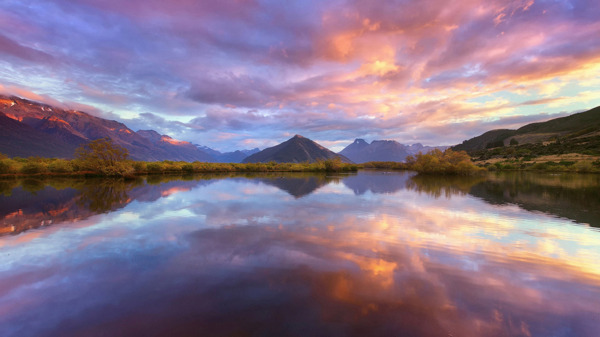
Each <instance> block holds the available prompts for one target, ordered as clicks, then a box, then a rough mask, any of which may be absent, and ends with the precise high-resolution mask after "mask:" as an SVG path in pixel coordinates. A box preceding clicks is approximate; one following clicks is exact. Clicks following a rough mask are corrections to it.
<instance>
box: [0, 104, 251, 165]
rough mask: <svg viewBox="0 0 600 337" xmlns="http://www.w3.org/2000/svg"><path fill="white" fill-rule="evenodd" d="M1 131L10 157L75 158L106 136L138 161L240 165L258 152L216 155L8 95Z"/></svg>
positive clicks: (1, 146) (2, 147) (0, 142)
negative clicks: (84, 147)
mask: <svg viewBox="0 0 600 337" xmlns="http://www.w3.org/2000/svg"><path fill="white" fill-rule="evenodd" d="M0 131H1V134H0V152H2V153H4V154H6V155H8V156H10V157H29V156H40V157H57V158H65V159H72V158H73V157H74V155H75V149H76V148H77V147H79V146H80V145H82V144H85V143H87V142H89V141H92V140H95V139H99V138H105V137H108V138H110V139H111V140H112V141H113V142H114V143H115V144H117V145H120V146H123V147H125V148H126V149H127V150H128V152H129V155H130V157H131V158H132V159H134V160H144V161H161V160H174V161H189V162H191V161H204V162H219V161H220V160H223V159H231V160H235V161H236V162H240V161H241V160H242V159H243V158H245V157H246V156H247V154H246V153H247V152H244V151H250V152H251V151H254V150H244V151H239V152H237V151H234V152H231V153H225V154H222V153H220V152H218V151H216V150H213V151H215V152H217V153H218V154H219V155H217V156H212V155H211V154H210V153H207V151H203V150H202V149H200V148H198V146H197V145H194V144H192V143H190V142H186V141H180V140H176V139H174V138H172V137H170V136H168V135H161V134H159V133H158V132H156V131H154V130H138V131H137V132H136V131H133V130H132V129H130V128H129V127H127V126H126V125H125V124H123V123H120V122H118V121H114V120H108V119H104V118H100V117H96V116H92V115H90V114H88V113H86V112H82V111H76V110H66V109H62V108H58V107H54V106H51V105H48V104H44V103H40V102H35V101H30V100H27V99H23V98H20V97H16V96H5V95H0ZM207 149H209V148H207Z"/></svg>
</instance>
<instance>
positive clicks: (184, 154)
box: [136, 130, 213, 162]
mask: <svg viewBox="0 0 600 337" xmlns="http://www.w3.org/2000/svg"><path fill="white" fill-rule="evenodd" d="M136 133H137V134H138V135H140V136H142V137H144V138H146V139H148V140H149V141H150V142H151V143H152V144H153V145H154V146H155V147H157V148H159V149H161V150H164V151H165V152H166V153H170V156H169V157H170V158H177V159H170V160H181V161H190V162H191V161H196V160H197V161H204V162H212V161H213V158H212V156H211V155H209V154H207V153H206V152H202V151H200V150H198V148H197V147H196V146H195V145H193V144H192V143H190V142H186V141H181V140H176V139H173V138H171V137H170V136H167V135H161V134H159V133H158V132H156V131H154V130H139V131H137V132H136Z"/></svg>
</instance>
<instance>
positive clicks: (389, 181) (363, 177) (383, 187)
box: [343, 171, 415, 195]
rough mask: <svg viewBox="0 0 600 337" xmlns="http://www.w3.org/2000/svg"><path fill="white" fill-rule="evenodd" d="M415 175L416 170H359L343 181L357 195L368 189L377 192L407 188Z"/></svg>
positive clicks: (391, 191) (392, 191) (390, 191)
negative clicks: (408, 182)
mask: <svg viewBox="0 0 600 337" xmlns="http://www.w3.org/2000/svg"><path fill="white" fill-rule="evenodd" d="M414 175H415V173H414V172H404V171H401V172H382V171H359V172H358V174H356V175H353V176H349V177H347V178H344V180H343V182H344V185H346V187H348V188H349V189H351V190H352V191H353V192H354V194H356V195H362V194H365V193H366V192H367V191H371V192H372V193H376V194H381V193H394V192H397V191H399V190H401V189H403V188H406V184H407V181H408V180H409V179H410V178H411V177H412V176H414Z"/></svg>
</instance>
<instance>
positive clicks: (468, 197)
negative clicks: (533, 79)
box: [0, 171, 600, 336]
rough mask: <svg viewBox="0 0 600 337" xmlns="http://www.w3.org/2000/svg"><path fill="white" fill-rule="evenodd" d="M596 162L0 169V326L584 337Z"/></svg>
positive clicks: (596, 314)
mask: <svg viewBox="0 0 600 337" xmlns="http://www.w3.org/2000/svg"><path fill="white" fill-rule="evenodd" d="M599 226H600V175H566V174H561V175H548V174H544V175H542V174H503V175H502V174H498V175H490V176H489V177H485V178H448V177H420V176H414V174H411V173H397V172H396V173H390V172H368V171H363V172H359V173H358V174H357V175H344V176H324V175H284V174H274V175H254V176H235V175H233V176H196V177H150V178H148V179H140V180H136V181H119V180H90V179H88V180H85V179H62V180H57V179H55V180H46V181H39V180H23V181H16V180H15V181H13V180H0V259H1V260H0V261H1V263H0V336H177V335H190V336H286V335H290V336H599V335H600V231H599V230H598V227H599Z"/></svg>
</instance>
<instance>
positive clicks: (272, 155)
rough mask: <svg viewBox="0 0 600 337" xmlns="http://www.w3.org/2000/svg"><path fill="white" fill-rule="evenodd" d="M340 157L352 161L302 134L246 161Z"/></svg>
mask: <svg viewBox="0 0 600 337" xmlns="http://www.w3.org/2000/svg"><path fill="white" fill-rule="evenodd" d="M338 157H339V158H340V159H341V160H342V162H344V163H352V161H351V160H350V159H348V158H346V157H345V156H343V155H339V154H337V153H335V152H333V151H330V150H328V149H326V148H325V147H323V146H321V145H319V144H317V143H315V142H314V141H312V140H310V139H308V138H304V137H302V136H300V135H295V136H294V137H292V138H290V139H288V140H287V141H285V142H283V143H281V144H279V145H275V146H273V147H270V148H267V149H264V150H262V151H260V152H257V153H255V154H253V155H251V156H249V157H247V158H246V159H244V161H243V162H244V163H266V162H270V161H275V162H278V163H302V162H309V163H314V162H316V161H318V160H326V159H333V158H338Z"/></svg>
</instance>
